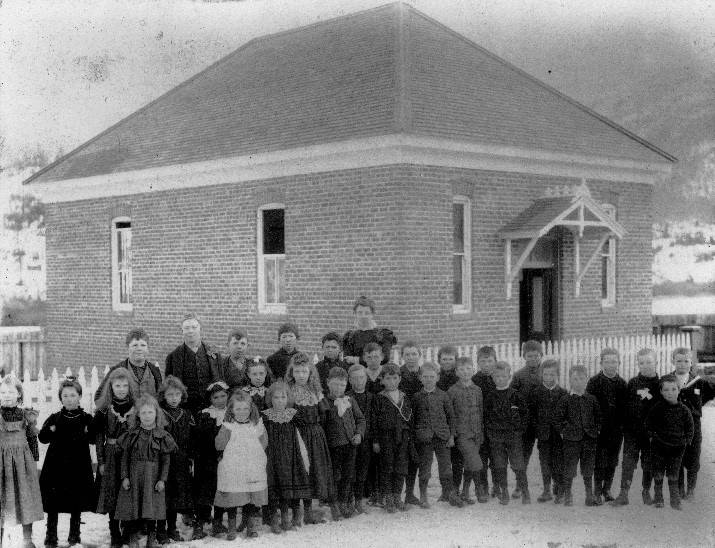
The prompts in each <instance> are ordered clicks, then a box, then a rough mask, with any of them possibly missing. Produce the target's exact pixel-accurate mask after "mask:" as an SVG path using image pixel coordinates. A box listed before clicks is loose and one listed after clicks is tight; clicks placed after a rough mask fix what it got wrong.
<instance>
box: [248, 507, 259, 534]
mask: <svg viewBox="0 0 715 548" xmlns="http://www.w3.org/2000/svg"><path fill="white" fill-rule="evenodd" d="M260 519H261V517H260V516H259V515H258V514H257V513H252V514H251V515H249V516H248V519H247V520H246V537H247V538H256V537H257V536H258V528H259V526H260Z"/></svg>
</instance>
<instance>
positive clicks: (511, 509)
mask: <svg viewBox="0 0 715 548" xmlns="http://www.w3.org/2000/svg"><path fill="white" fill-rule="evenodd" d="M704 412H705V416H704V418H703V438H704V441H703V453H702V458H701V463H702V467H701V470H700V476H699V481H698V490H697V494H696V497H695V501H694V502H693V503H684V505H683V506H684V510H683V511H682V512H676V511H675V510H671V509H670V508H669V507H668V505H667V500H668V498H667V487H666V507H665V508H663V509H655V508H653V507H646V506H644V505H643V504H642V503H641V501H640V490H639V489H638V488H636V487H635V486H637V485H639V484H640V472H636V477H635V480H634V482H633V483H634V487H633V488H632V489H631V492H630V495H631V504H630V505H629V506H626V507H622V508H620V509H615V508H611V507H609V506H602V507H598V508H587V507H585V506H584V505H583V498H584V497H583V486H582V484H581V482H580V480H577V481H576V482H574V486H575V490H574V506H573V507H571V508H565V507H563V506H556V505H554V504H553V503H545V504H539V503H537V502H536V501H535V499H536V496H537V495H538V494H539V493H540V479H539V478H540V474H539V472H538V459H537V458H536V456H537V455H536V452H535V454H534V456H533V457H532V460H531V467H530V470H529V479H530V485H531V492H532V498H533V499H534V502H533V503H532V504H531V505H530V506H522V504H521V503H520V502H519V503H515V502H514V501H512V502H511V503H510V504H509V506H507V507H504V506H500V505H499V504H498V503H497V502H496V501H495V500H494V499H492V500H491V501H490V502H489V503H487V504H476V505H474V506H471V507H468V508H464V509H456V508H451V507H449V506H447V505H446V504H444V503H436V502H435V503H434V504H433V508H432V509H431V510H422V509H419V508H411V509H410V511H409V512H407V513H403V514H401V513H397V514H394V515H388V514H385V513H384V512H383V511H382V510H379V509H373V510H372V513H371V514H370V515H368V516H360V517H357V518H353V519H350V520H347V521H341V522H338V523H328V524H325V525H317V526H316V525H312V526H308V527H303V528H302V529H300V530H298V531H297V532H290V533H287V534H283V535H281V536H276V535H273V534H271V533H270V532H269V531H268V530H267V529H264V530H263V531H261V533H260V536H259V538H257V539H253V540H250V541H249V540H246V539H245V538H244V537H239V538H238V539H236V540H235V541H234V542H232V543H229V542H227V541H226V540H222V539H204V540H201V541H194V542H184V543H176V544H173V545H170V548H223V547H224V546H231V545H244V546H252V547H255V548H262V547H268V546H276V545H279V546H285V545H290V546H291V548H300V547H305V548H313V547H321V548H322V547H331V546H360V547H361V548H371V547H391V548H395V547H408V546H430V547H445V548H457V547H459V548H467V547H475V548H476V547H492V546H493V547H511V546H529V547H531V546H533V547H542V546H543V547H548V548H567V547H574V546H579V547H588V548H601V547H608V548H616V547H619V548H620V547H626V546H642V547H646V546H647V547H649V548H651V547H661V546H662V547H665V546H667V547H678V548H681V547H682V548H684V547H705V546H709V547H713V546H715V521H714V520H713V517H714V516H715V512H714V509H715V481H714V478H715V443H713V441H714V440H715V407H707V408H705V409H704ZM435 474H436V470H435ZM616 477H617V479H616V482H615V483H616V485H617V484H618V478H620V469H619V470H618V471H617V476H616ZM435 480H436V478H434V477H433V479H432V481H431V483H430V496H431V500H433V501H434V500H435V498H436V496H437V494H438V485H437V483H436V481H435ZM510 481H513V477H512V476H511V475H510ZM67 521H68V518H67V516H62V517H61V519H60V539H65V538H66V537H67V528H68V524H67ZM83 521H84V522H85V525H83V527H82V539H83V541H84V543H85V544H84V545H85V546H102V547H105V546H107V545H108V543H109V533H108V530H107V518H106V516H100V515H96V514H84V515H83ZM10 533H11V537H10V539H9V540H10V541H11V543H10V546H14V544H13V542H16V541H17V540H18V537H19V535H20V531H19V530H17V528H15V529H13V530H11V531H10ZM44 533H45V527H44V523H38V524H35V528H34V535H33V537H34V540H35V543H36V544H37V545H38V547H40V546H41V545H42V540H43V539H44Z"/></svg>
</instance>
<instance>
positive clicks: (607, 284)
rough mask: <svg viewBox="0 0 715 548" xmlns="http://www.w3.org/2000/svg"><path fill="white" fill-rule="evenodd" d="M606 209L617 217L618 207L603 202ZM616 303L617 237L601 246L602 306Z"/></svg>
mask: <svg viewBox="0 0 715 548" xmlns="http://www.w3.org/2000/svg"><path fill="white" fill-rule="evenodd" d="M601 206H602V207H603V209H604V211H605V212H606V213H608V215H609V216H610V217H611V218H612V219H615V218H616V208H615V206H613V205H611V204H601ZM615 304H616V239H615V238H609V239H608V240H607V241H606V243H605V244H603V247H602V248H601V306H613V305H615Z"/></svg>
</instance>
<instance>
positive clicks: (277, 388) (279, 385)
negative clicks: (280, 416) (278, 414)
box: [264, 380, 293, 407]
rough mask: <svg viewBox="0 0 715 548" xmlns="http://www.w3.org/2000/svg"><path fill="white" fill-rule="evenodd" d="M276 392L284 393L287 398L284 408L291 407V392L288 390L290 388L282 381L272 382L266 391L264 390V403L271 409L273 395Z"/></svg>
mask: <svg viewBox="0 0 715 548" xmlns="http://www.w3.org/2000/svg"><path fill="white" fill-rule="evenodd" d="M276 392H285V394H286V396H287V397H288V404H287V405H286V407H293V391H292V390H291V389H290V386H288V385H287V384H286V383H285V382H284V381H282V380H278V381H276V382H274V383H273V384H271V385H270V386H269V387H268V390H266V397H265V398H264V401H265V403H266V405H267V406H268V407H273V395H274V394H275V393H276Z"/></svg>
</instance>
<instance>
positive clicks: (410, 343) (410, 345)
mask: <svg viewBox="0 0 715 548" xmlns="http://www.w3.org/2000/svg"><path fill="white" fill-rule="evenodd" d="M405 348H416V349H417V352H419V353H420V356H421V355H422V351H421V350H420V347H419V346H417V343H416V342H415V341H407V342H406V343H404V344H403V345H402V348H400V354H404V352H405Z"/></svg>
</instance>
